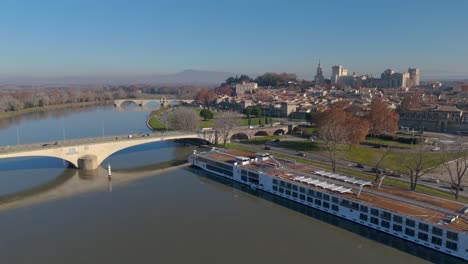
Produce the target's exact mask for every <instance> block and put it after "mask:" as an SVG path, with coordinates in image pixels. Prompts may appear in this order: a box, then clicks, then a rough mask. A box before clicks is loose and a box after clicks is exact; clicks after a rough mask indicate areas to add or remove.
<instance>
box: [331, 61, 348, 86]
mask: <svg viewBox="0 0 468 264" xmlns="http://www.w3.org/2000/svg"><path fill="white" fill-rule="evenodd" d="M347 75H348V70H347V69H345V68H343V66H341V65H334V66H333V67H332V74H331V78H330V79H331V84H336V83H338V81H339V79H340V77H342V76H347Z"/></svg>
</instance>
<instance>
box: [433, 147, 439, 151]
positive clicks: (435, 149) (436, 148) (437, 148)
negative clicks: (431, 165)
mask: <svg viewBox="0 0 468 264" xmlns="http://www.w3.org/2000/svg"><path fill="white" fill-rule="evenodd" d="M439 150H440V148H439V147H435V148H431V151H439Z"/></svg>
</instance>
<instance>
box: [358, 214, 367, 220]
mask: <svg viewBox="0 0 468 264" xmlns="http://www.w3.org/2000/svg"><path fill="white" fill-rule="evenodd" d="M359 219H361V220H363V221H367V215H366V214H360V215H359Z"/></svg>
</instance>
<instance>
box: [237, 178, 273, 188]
mask: <svg viewBox="0 0 468 264" xmlns="http://www.w3.org/2000/svg"><path fill="white" fill-rule="evenodd" d="M241 180H242V181H245V182H246V181H247V177H246V176H241ZM273 187H276V186H273Z"/></svg>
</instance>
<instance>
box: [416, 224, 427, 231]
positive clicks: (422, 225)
mask: <svg viewBox="0 0 468 264" xmlns="http://www.w3.org/2000/svg"><path fill="white" fill-rule="evenodd" d="M418 228H419V230H422V231H426V232H427V231H429V225H427V224H423V223H419V225H418Z"/></svg>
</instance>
